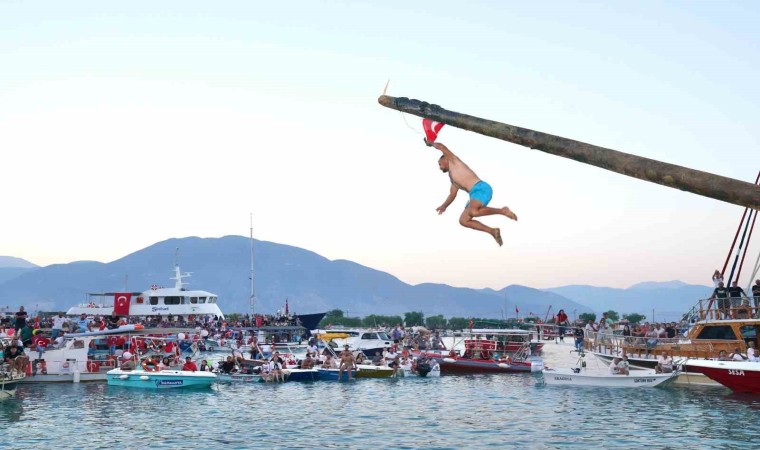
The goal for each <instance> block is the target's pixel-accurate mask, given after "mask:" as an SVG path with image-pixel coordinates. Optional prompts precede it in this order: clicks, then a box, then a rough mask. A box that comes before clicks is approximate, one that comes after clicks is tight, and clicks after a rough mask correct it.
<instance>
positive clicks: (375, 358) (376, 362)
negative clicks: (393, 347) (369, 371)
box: [341, 350, 385, 366]
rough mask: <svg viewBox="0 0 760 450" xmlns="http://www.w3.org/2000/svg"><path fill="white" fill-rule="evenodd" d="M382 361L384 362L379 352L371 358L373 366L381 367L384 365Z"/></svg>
mask: <svg viewBox="0 0 760 450" xmlns="http://www.w3.org/2000/svg"><path fill="white" fill-rule="evenodd" d="M341 356H342V354H341ZM383 361H385V359H384V358H383V355H382V353H381V352H380V350H377V351H376V352H375V356H373V357H372V364H373V365H375V366H382V365H384V364H383Z"/></svg>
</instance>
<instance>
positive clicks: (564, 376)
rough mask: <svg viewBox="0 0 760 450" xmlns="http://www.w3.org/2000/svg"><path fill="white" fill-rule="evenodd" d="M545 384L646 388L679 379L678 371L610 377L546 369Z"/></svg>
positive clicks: (576, 370) (588, 372)
mask: <svg viewBox="0 0 760 450" xmlns="http://www.w3.org/2000/svg"><path fill="white" fill-rule="evenodd" d="M542 373H543V382H544V383H545V384H551V385H560V386H595V387H612V388H644V387H647V388H649V387H657V386H665V385H667V384H669V383H671V382H673V381H675V379H676V378H678V371H674V372H672V373H655V372H654V371H645V370H636V371H632V372H631V374H630V375H610V374H608V373H596V372H590V371H587V370H586V369H585V368H574V369H573V368H557V369H544V370H543V371H542Z"/></svg>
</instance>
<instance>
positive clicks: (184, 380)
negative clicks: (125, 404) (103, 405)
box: [106, 369, 216, 389]
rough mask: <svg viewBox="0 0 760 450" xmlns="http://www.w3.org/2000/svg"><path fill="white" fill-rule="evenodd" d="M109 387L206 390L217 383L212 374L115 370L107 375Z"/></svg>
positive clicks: (177, 371) (179, 371) (178, 371)
mask: <svg viewBox="0 0 760 450" xmlns="http://www.w3.org/2000/svg"><path fill="white" fill-rule="evenodd" d="M106 380H107V382H108V385H109V386H127V387H136V388H143V389H177V388H185V389H187V388H205V387H209V386H211V385H212V384H213V383H214V382H215V381H216V374H213V373H211V372H190V371H187V370H161V371H158V372H149V371H145V370H122V369H113V370H109V371H108V372H107V373H106Z"/></svg>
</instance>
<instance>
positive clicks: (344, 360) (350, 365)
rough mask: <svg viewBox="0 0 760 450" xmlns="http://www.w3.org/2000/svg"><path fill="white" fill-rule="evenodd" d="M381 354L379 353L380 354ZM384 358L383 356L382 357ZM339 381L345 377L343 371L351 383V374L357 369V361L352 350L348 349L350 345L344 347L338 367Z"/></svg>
mask: <svg viewBox="0 0 760 450" xmlns="http://www.w3.org/2000/svg"><path fill="white" fill-rule="evenodd" d="M378 353H379V352H378ZM380 357H381V358H382V355H381V356H380ZM338 369H339V372H338V380H340V379H341V377H342V376H343V371H344V370H345V371H346V376H347V379H348V381H351V372H352V371H353V370H354V369H356V359H355V358H354V354H353V353H351V350H349V349H348V345H346V346H345V347H343V351H342V352H340V366H339V367H338Z"/></svg>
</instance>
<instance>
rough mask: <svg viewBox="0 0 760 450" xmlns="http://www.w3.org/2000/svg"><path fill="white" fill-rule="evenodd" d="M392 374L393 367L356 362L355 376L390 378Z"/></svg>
mask: <svg viewBox="0 0 760 450" xmlns="http://www.w3.org/2000/svg"><path fill="white" fill-rule="evenodd" d="M391 376H393V368H391V367H387V366H376V365H374V364H357V365H356V378H390V377H391Z"/></svg>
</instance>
